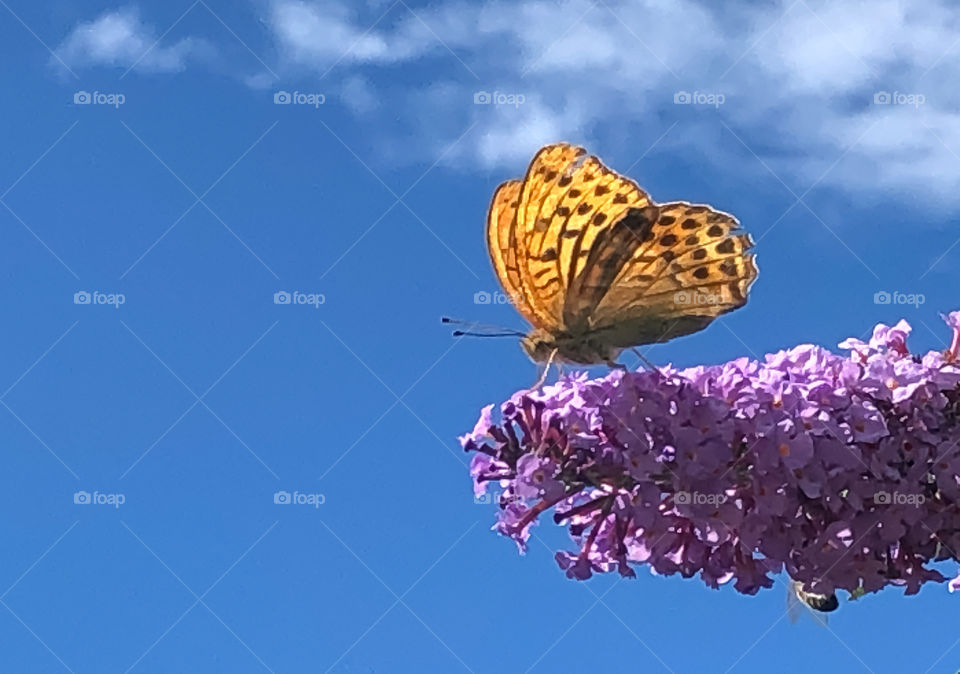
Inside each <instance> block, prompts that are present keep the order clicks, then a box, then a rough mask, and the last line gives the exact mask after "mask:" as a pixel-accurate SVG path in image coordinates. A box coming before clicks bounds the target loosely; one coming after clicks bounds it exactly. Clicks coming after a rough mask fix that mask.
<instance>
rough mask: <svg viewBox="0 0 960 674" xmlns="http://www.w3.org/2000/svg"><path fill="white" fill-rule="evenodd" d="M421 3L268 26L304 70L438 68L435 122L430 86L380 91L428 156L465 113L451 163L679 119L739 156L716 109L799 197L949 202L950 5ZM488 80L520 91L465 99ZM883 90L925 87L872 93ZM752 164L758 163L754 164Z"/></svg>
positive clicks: (298, 14) (617, 135) (690, 135)
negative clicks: (693, 97)
mask: <svg viewBox="0 0 960 674" xmlns="http://www.w3.org/2000/svg"><path fill="white" fill-rule="evenodd" d="M335 8H337V9H335ZM415 11H416V12H417V15H415V16H414V15H411V13H410V12H409V11H408V10H407V9H405V8H404V7H403V6H400V5H398V6H396V7H395V8H394V9H393V10H391V12H389V13H388V15H387V16H386V17H383V18H381V19H380V20H379V22H378V23H377V24H376V26H373V27H371V26H372V24H373V23H374V22H375V21H377V19H378V17H379V16H380V12H370V11H367V12H364V11H363V10H362V8H360V9H358V8H357V7H356V6H354V9H347V5H346V4H342V5H341V4H336V3H332V2H330V1H325V2H323V3H320V2H306V1H303V0H273V17H274V22H273V30H274V37H275V39H276V40H277V42H278V44H279V45H280V48H281V52H282V53H283V54H285V55H286V57H287V60H288V65H291V66H296V67H298V68H304V67H307V68H311V69H314V70H316V71H320V72H326V71H327V70H328V69H329V68H330V67H331V66H332V65H333V64H334V63H336V62H337V61H338V60H339V63H338V65H337V66H336V69H335V70H340V69H342V71H343V72H341V75H344V74H346V73H355V72H356V71H357V70H358V69H360V68H364V69H365V73H367V76H369V77H372V78H377V76H378V75H377V73H376V70H375V69H376V68H384V67H387V66H390V67H392V68H393V70H391V71H390V72H397V70H396V67H397V66H398V65H402V66H403V67H404V72H405V73H406V71H408V70H409V71H410V72H419V73H429V74H430V75H431V76H433V77H437V73H440V72H442V73H444V75H443V81H442V82H440V81H434V82H431V83H430V87H431V88H432V90H433V91H440V90H443V91H445V92H446V93H445V97H446V102H445V104H444V107H443V115H444V119H443V123H442V124H440V125H437V124H424V123H423V121H422V119H423V117H425V116H426V117H428V118H429V119H431V120H434V121H436V120H437V119H438V115H439V114H440V113H438V111H437V110H436V109H434V108H435V106H436V105H437V104H438V103H437V101H436V100H435V99H434V98H433V97H431V96H428V95H420V96H406V97H404V96H403V92H398V91H393V92H392V95H393V96H394V98H393V99H392V100H396V99H397V98H400V99H404V98H405V99H406V105H407V107H406V109H404V110H403V111H402V113H401V114H404V115H406V116H407V117H408V118H409V119H411V120H415V121H413V122H411V132H412V133H421V134H426V135H427V138H428V140H429V141H430V142H419V143H414V145H417V146H419V147H421V148H425V150H426V151H433V150H435V149H436V148H438V147H445V146H446V144H447V143H449V142H450V141H451V140H453V139H455V138H456V137H458V136H459V134H460V133H462V130H463V129H465V128H467V127H468V126H469V125H470V124H471V123H475V124H476V128H475V129H474V130H473V131H472V132H471V133H470V134H468V136H467V137H466V138H465V139H464V140H463V142H462V143H461V147H459V148H458V151H457V152H454V153H451V156H453V157H455V158H456V160H457V163H458V164H461V165H467V166H473V165H481V166H485V167H489V166H492V165H495V164H497V163H504V164H510V165H511V166H512V167H514V168H515V167H516V165H517V163H518V161H521V160H522V159H524V158H527V157H528V156H529V152H530V151H531V150H532V149H533V148H534V147H535V146H537V145H538V144H540V143H542V142H545V141H549V140H559V139H568V140H578V139H585V138H590V137H593V138H595V139H596V140H597V141H598V142H599V143H600V144H601V145H602V144H607V145H610V144H614V145H616V144H617V143H618V141H619V142H620V143H622V139H624V138H628V137H631V136H632V131H634V130H635V128H636V125H637V124H640V125H642V126H645V127H655V128H658V129H663V128H666V127H667V126H669V124H670V123H672V122H673V121H675V120H676V121H679V124H678V125H677V127H676V130H675V131H673V132H671V134H670V135H669V137H668V138H666V139H664V140H663V142H662V145H663V146H664V147H670V148H672V149H674V150H676V151H684V150H688V151H689V150H695V151H697V152H700V153H701V154H706V155H707V157H708V158H710V159H712V160H713V161H714V162H715V163H716V164H717V165H718V166H721V167H723V166H727V165H730V164H732V163H734V162H739V163H740V164H742V157H741V156H739V155H737V156H732V155H729V154H727V152H728V150H724V149H721V147H723V146H724V144H723V143H717V142H716V138H717V137H718V134H719V135H721V136H722V135H724V134H726V135H727V136H728V139H730V138H729V134H728V132H727V131H726V130H725V129H724V128H723V126H722V125H721V123H720V122H721V121H722V122H723V123H724V124H726V125H728V126H729V127H730V128H731V129H735V130H736V133H737V135H738V136H740V138H742V139H743V141H744V142H745V143H746V144H747V145H748V146H750V149H751V150H752V151H754V152H756V153H757V154H758V155H759V156H761V158H763V159H764V161H765V162H766V163H767V164H768V165H769V166H771V167H772V168H773V169H774V170H775V171H776V172H778V173H782V174H783V176H784V178H785V180H786V181H787V182H788V184H791V187H792V188H794V189H795V190H798V193H800V192H802V191H803V190H804V189H806V187H807V186H809V185H810V184H812V183H813V182H814V181H817V180H819V179H821V178H823V184H827V185H833V186H835V187H840V188H842V189H845V190H848V191H852V192H858V191H862V190H872V191H878V190H882V191H884V192H887V193H896V192H905V191H913V192H920V193H924V194H927V195H929V196H932V197H934V198H936V199H939V200H944V201H951V202H953V204H954V205H955V206H956V205H960V190H958V189H957V188H958V182H960V181H958V180H957V179H956V178H955V176H957V175H960V172H958V169H960V159H958V158H957V156H955V153H956V155H960V114H958V113H956V112H955V110H957V109H958V104H960V92H957V91H955V89H954V88H953V87H952V85H951V83H952V82H955V81H956V79H957V77H960V65H958V64H957V63H956V59H955V53H954V55H953V56H952V55H951V54H949V53H946V52H947V51H948V50H949V49H950V48H951V45H954V44H955V41H956V37H955V35H956V31H957V29H958V28H960V13H958V12H957V11H956V10H954V9H952V8H951V7H950V5H949V4H948V3H947V1H946V0H931V2H929V3H927V4H926V5H925V7H924V9H923V11H920V10H918V9H914V8H912V7H911V6H910V5H907V4H905V3H902V2H899V1H898V0H878V1H876V2H871V3H870V4H869V5H866V4H863V5H861V4H860V3H829V2H827V1H826V0H809V1H807V2H801V3H796V2H793V1H792V0H780V2H778V3H776V4H767V5H758V4H756V3H746V2H742V3H732V4H728V5H724V7H723V8H722V9H720V8H717V7H715V6H714V5H711V4H707V3H705V2H695V1H694V0H632V1H629V2H628V1H627V0H608V1H607V2H604V3H596V4H595V3H593V2H591V1H590V0H561V1H560V2H555V1H553V0H519V1H513V2H507V1H506V0H486V1H485V2H471V3H468V2H465V1H464V0H454V1H448V2H445V3H439V4H433V5H431V6H429V7H428V8H424V9H416V10H415ZM451 51H452V52H453V54H454V55H455V56H456V58H455V57H454V55H451ZM957 51H960V47H958V50H957ZM458 60H459V61H462V63H463V64H464V65H461V64H460V63H458ZM451 72H452V73H453V74H452V75H451ZM471 73H476V75H477V77H475V76H474V75H473V74H471ZM407 77H408V78H409V77H410V76H407ZM377 81H378V84H379V82H380V80H377ZM493 89H498V90H500V91H507V92H515V93H522V94H524V95H525V96H526V98H527V101H528V102H527V103H526V104H525V105H523V106H520V108H519V109H513V108H510V107H503V108H502V109H495V108H496V106H475V105H471V104H470V97H471V95H472V93H473V92H475V91H477V90H493ZM679 90H685V91H691V92H692V91H695V90H699V91H701V92H707V93H722V94H724V96H725V98H726V100H725V103H724V104H723V106H722V108H721V109H720V110H715V109H709V108H699V107H698V106H675V105H674V104H673V94H674V93H675V92H677V91H679ZM877 91H889V92H891V93H893V92H894V91H899V92H906V93H918V94H923V95H924V96H925V99H926V100H925V102H924V103H923V104H922V105H920V106H919V107H909V106H901V105H877V104H874V102H873V95H874V93H875V92H877ZM390 93H391V92H388V93H386V94H384V95H385V96H387V95H390ZM664 120H666V122H664ZM653 122H655V123H653ZM441 129H442V131H441ZM868 129H869V130H868ZM864 132H866V133H865V134H864ZM657 135H659V134H657V133H655V134H654V135H653V138H656V136H657ZM441 136H442V137H441ZM708 138H709V139H710V141H706V140H705V139H708ZM605 139H606V140H605ZM730 145H731V146H732V147H734V148H737V149H738V150H739V149H741V148H739V147H738V145H739V144H738V143H735V142H734V143H731V144H730ZM851 145H852V147H851ZM844 153H846V154H844ZM841 156H842V157H843V159H842V160H841V161H840V162H839V163H837V164H836V165H833V164H834V162H836V160H837V159H838V158H840V157H841ZM465 158H469V159H471V160H472V161H468V162H464V161H463V159H465ZM831 167H832V168H831ZM828 169H829V171H828ZM748 170H756V171H758V172H765V171H766V169H764V168H763V166H762V165H761V164H760V163H759V162H756V164H755V165H753V166H752V167H748Z"/></svg>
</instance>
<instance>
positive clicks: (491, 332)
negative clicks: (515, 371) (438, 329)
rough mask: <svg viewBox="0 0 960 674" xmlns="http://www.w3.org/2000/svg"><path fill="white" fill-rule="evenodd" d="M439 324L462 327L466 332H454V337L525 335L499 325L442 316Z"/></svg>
mask: <svg viewBox="0 0 960 674" xmlns="http://www.w3.org/2000/svg"><path fill="white" fill-rule="evenodd" d="M440 322H441V323H446V324H448V325H462V326H464V327H466V328H469V329H468V330H454V331H453V336H454V337H525V336H526V335H525V334H524V333H522V332H520V331H519V330H513V329H512V328H503V327H500V326H499V325H488V324H486V323H475V322H472V321H463V320H460V319H459V318H450V317H449V316H443V317H441V318H440Z"/></svg>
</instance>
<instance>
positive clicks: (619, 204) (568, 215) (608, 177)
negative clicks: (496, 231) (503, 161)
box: [516, 143, 650, 331]
mask: <svg viewBox="0 0 960 674" xmlns="http://www.w3.org/2000/svg"><path fill="white" fill-rule="evenodd" d="M649 204H650V198H649V196H648V195H647V194H646V192H644V191H643V190H641V189H640V187H639V186H638V185H637V184H636V183H634V182H633V181H632V180H630V179H629V178H625V177H623V176H621V175H619V174H617V173H616V172H615V171H612V170H610V169H609V168H607V167H606V166H604V165H603V163H602V162H601V161H600V160H599V159H598V158H597V157H595V156H589V157H587V156H586V150H584V149H583V148H582V147H576V146H572V145H568V144H566V143H560V144H556V145H548V146H546V147H544V148H543V149H541V150H540V152H538V153H537V155H536V156H535V157H534V159H533V161H532V162H531V163H530V167H529V168H528V169H527V174H526V177H525V178H524V181H523V185H522V187H521V194H520V200H519V206H518V210H517V216H516V239H517V255H518V267H519V269H518V271H519V277H520V283H521V287H522V288H523V292H524V295H525V296H526V297H527V299H528V303H529V305H530V306H531V308H532V309H533V311H534V313H535V314H536V316H537V319H538V320H539V321H540V323H541V325H542V327H546V328H548V329H551V330H554V331H557V330H564V329H569V328H570V327H571V326H570V324H568V323H567V318H568V316H567V313H566V311H565V306H566V304H567V302H568V298H569V288H570V286H571V284H572V283H573V281H574V279H575V278H576V277H577V276H578V274H580V273H581V272H582V271H583V269H584V266H585V265H586V264H587V263H588V260H589V257H590V254H591V251H592V250H593V249H594V248H595V247H596V245H597V238H598V237H600V236H601V235H602V234H603V233H604V232H605V231H606V230H608V229H609V228H610V227H611V226H612V225H613V224H614V223H616V222H617V221H619V220H620V219H622V218H623V216H625V215H626V214H627V212H628V211H629V210H630V209H631V208H642V207H644V206H647V205H649Z"/></svg>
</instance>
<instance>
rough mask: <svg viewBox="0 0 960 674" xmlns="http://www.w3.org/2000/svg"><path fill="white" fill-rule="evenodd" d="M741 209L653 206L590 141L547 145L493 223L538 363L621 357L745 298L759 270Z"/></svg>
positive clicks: (497, 260) (512, 184) (492, 234)
mask: <svg viewBox="0 0 960 674" xmlns="http://www.w3.org/2000/svg"><path fill="white" fill-rule="evenodd" d="M752 245H753V242H752V240H751V239H750V237H749V236H748V235H747V234H743V233H741V232H740V230H739V223H738V222H737V220H736V218H734V217H733V216H731V215H729V214H727V213H722V212H720V211H716V210H714V209H712V208H710V207H709V206H705V205H695V204H689V203H686V202H671V203H665V204H655V203H654V202H653V201H652V200H651V199H650V197H649V196H648V195H647V194H646V192H644V191H643V190H642V189H640V187H639V186H638V185H637V184H636V183H634V182H633V181H632V180H630V179H629V178H625V177H623V176H621V175H619V174H618V173H616V172H614V171H612V170H611V169H608V168H607V167H606V166H604V165H603V164H602V163H601V162H600V160H599V159H597V158H596V157H593V156H589V157H588V156H586V151H585V150H584V149H583V148H579V147H575V146H571V145H568V144H566V143H559V144H556V145H548V146H546V147H544V148H543V149H541V150H540V152H538V153H537V155H536V156H535V157H534V159H533V161H532V162H531V164H530V167H529V168H528V170H527V173H526V176H525V177H524V179H523V180H511V181H507V182H505V183H503V184H502V185H500V187H499V188H498V189H497V191H496V192H495V194H494V197H493V201H492V203H491V205H490V212H489V215H488V221H487V247H488V250H489V252H490V258H491V261H492V263H493V266H494V269H495V270H496V272H497V276H498V277H499V279H500V282H501V284H502V285H503V286H504V289H505V290H506V291H507V293H508V294H509V295H510V296H511V297H513V298H514V300H515V302H514V303H515V305H516V307H517V309H518V310H519V311H520V313H521V314H523V316H524V317H525V318H527V320H529V321H530V323H532V324H533V330H532V331H531V332H530V334H529V335H527V337H526V338H525V339H524V340H523V343H522V345H523V347H524V350H525V351H526V352H527V353H528V355H530V357H531V358H532V359H533V360H535V361H538V362H545V361H549V360H551V359H559V360H561V361H566V362H570V363H578V364H585V365H591V364H597V363H611V362H613V361H614V360H615V359H616V358H617V356H618V355H619V353H620V351H621V350H622V349H625V348H628V347H632V346H638V345H643V344H651V343H656V342H665V341H668V340H670V339H673V338H674V337H678V336H681V335H686V334H690V333H692V332H696V331H698V330H701V329H703V328H705V327H706V326H707V325H708V324H709V323H710V322H711V321H712V320H714V319H715V318H716V317H717V316H719V315H720V314H723V313H726V312H728V311H732V310H734V309H736V308H738V307H740V306H742V305H743V304H745V303H746V299H747V293H748V291H749V287H750V284H751V283H752V282H753V281H754V280H755V278H756V275H757V267H756V264H755V262H754V256H753V255H752V254H749V253H748V252H747V251H748V250H749V249H750V248H751V247H752Z"/></svg>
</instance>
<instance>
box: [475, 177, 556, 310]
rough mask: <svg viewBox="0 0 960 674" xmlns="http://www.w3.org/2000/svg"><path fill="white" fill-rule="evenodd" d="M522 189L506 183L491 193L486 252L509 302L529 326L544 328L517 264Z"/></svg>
mask: <svg viewBox="0 0 960 674" xmlns="http://www.w3.org/2000/svg"><path fill="white" fill-rule="evenodd" d="M522 187H523V183H522V182H520V181H519V180H509V181H507V182H505V183H503V184H502V185H500V187H498V188H497V191H496V192H494V193H493V200H492V201H491V202H490V210H489V212H488V213H487V251H488V252H489V254H490V262H492V263H493V268H494V270H495V271H496V273H497V278H499V279H500V285H502V286H503V289H504V290H505V291H506V293H507V295H508V296H509V297H510V301H511V302H513V304H514V306H515V307H516V308H517V310H518V311H519V312H520V313H521V314H522V315H523V317H524V318H526V319H527V320H528V321H529V322H530V323H531V324H532V325H534V326H536V327H543V325H542V324H541V322H540V320H539V318H538V317H537V313H536V312H535V311H534V310H533V307H531V306H530V303H529V301H528V300H527V296H526V295H525V294H524V292H523V285H522V283H521V280H520V269H519V267H518V265H517V240H516V224H517V218H516V215H517V207H518V206H519V203H520V190H521V188H522Z"/></svg>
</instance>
